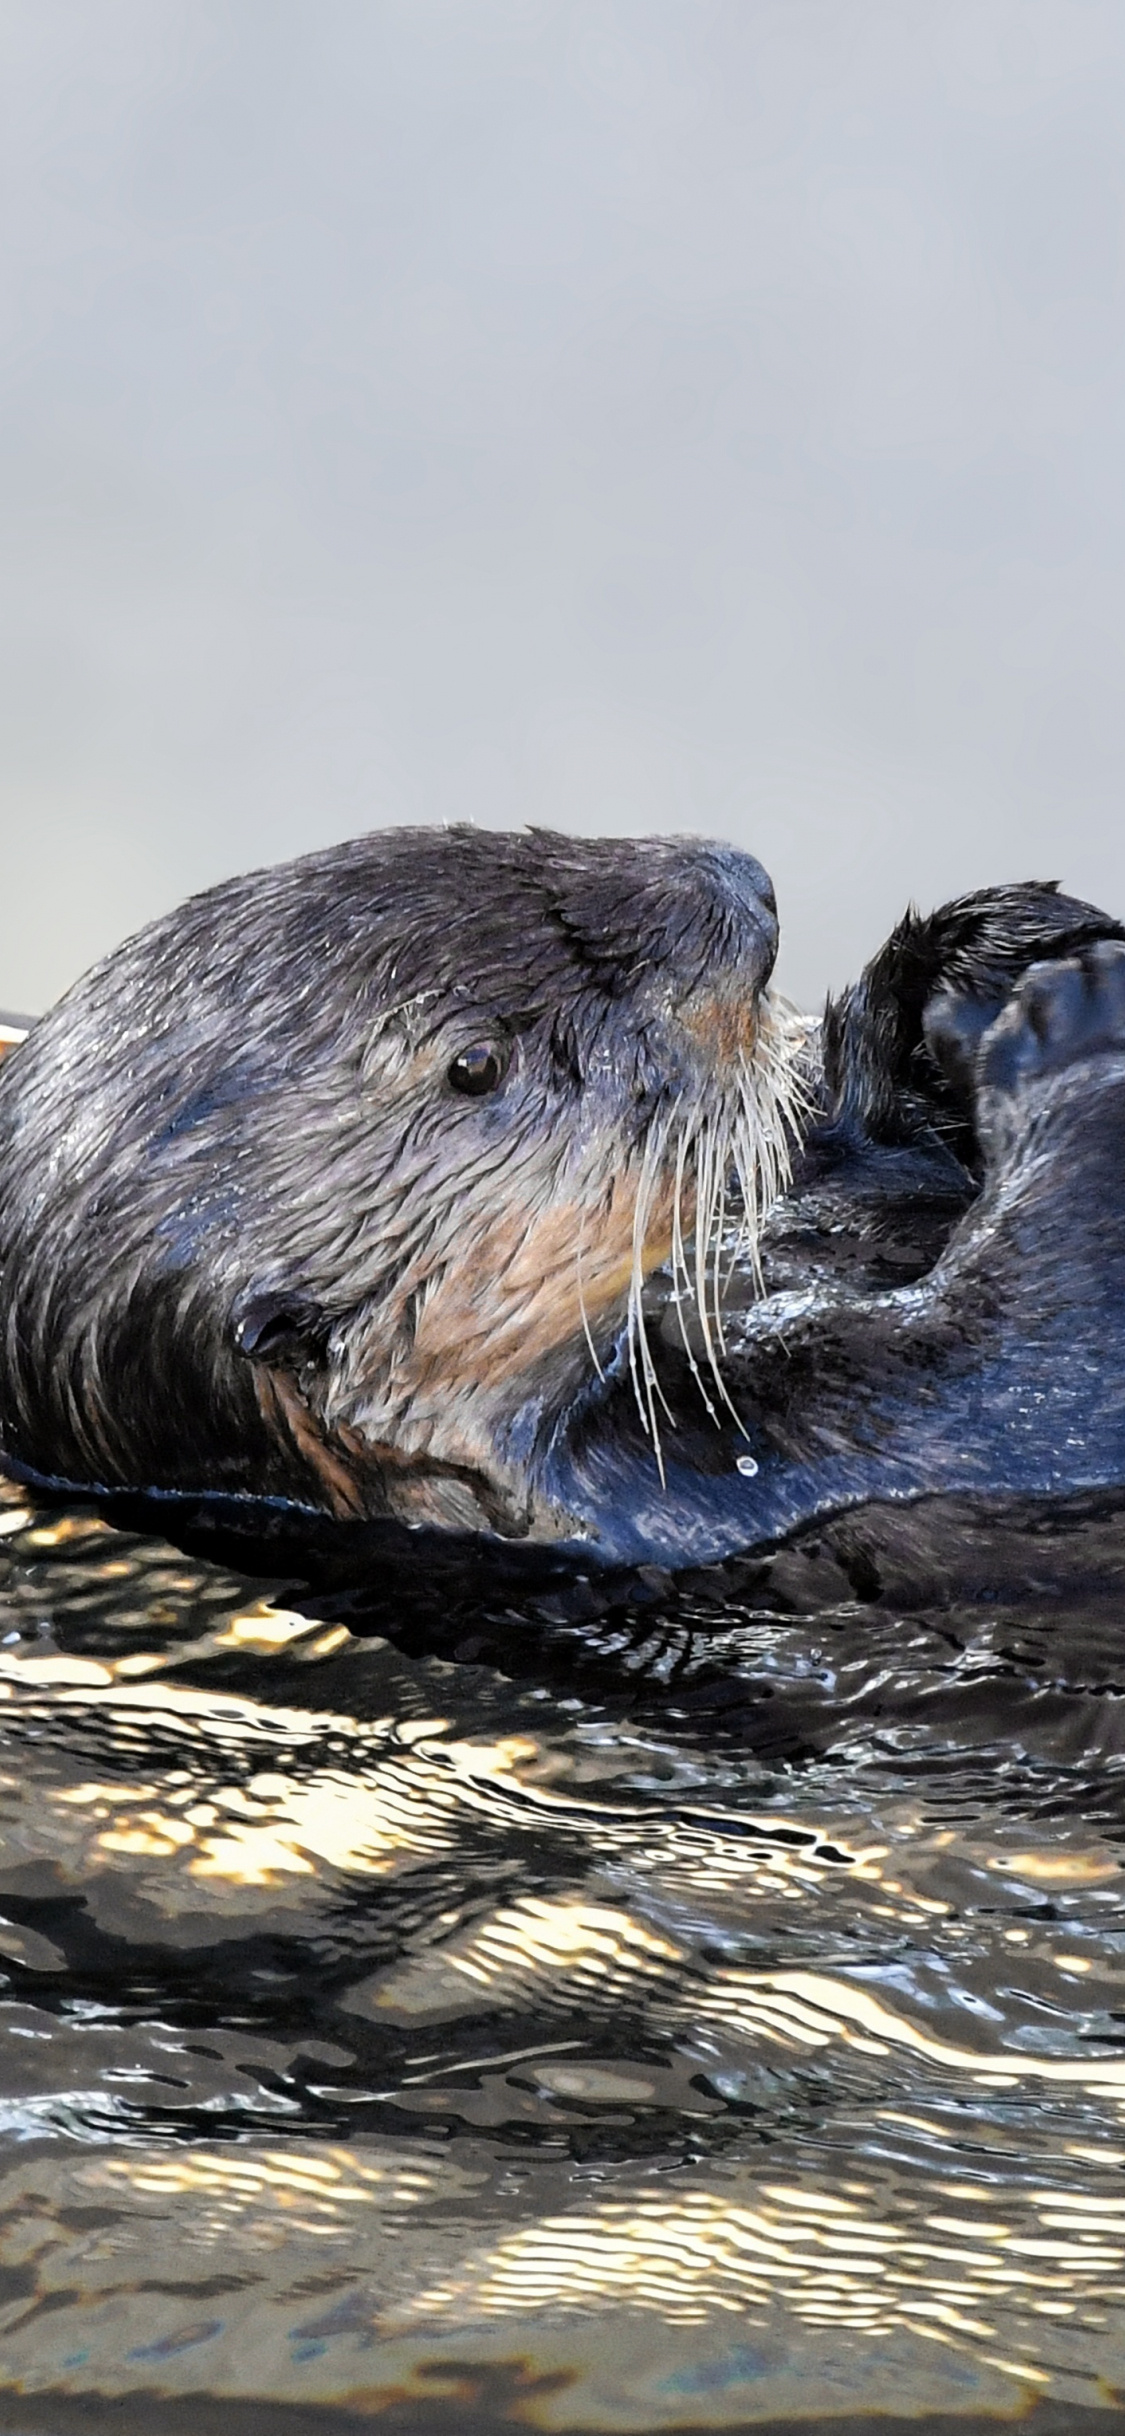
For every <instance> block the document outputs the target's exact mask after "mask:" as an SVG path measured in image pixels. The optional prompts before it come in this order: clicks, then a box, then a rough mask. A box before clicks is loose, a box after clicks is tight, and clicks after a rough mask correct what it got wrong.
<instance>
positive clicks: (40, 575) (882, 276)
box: [0, 0, 1125, 1010]
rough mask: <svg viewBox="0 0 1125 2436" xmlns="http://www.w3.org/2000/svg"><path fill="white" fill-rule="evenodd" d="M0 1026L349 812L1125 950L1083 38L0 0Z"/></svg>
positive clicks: (831, 14)
mask: <svg viewBox="0 0 1125 2436" xmlns="http://www.w3.org/2000/svg"><path fill="white" fill-rule="evenodd" d="M0 190H2V196H3V237H2V242H0V289H2V305H3V342H2V347H0V384H2V406H3V423H2V447H0V512H2V518H3V538H2V544H0V628H2V650H0V723H2V729H3V749H2V752H0V785H2V818H3V887H2V891H0V896H2V919H3V939H2V941H0V1001H3V1002H6V1003H7V1004H9V1005H15V1006H21V1005H22V1006H25V1007H27V1008H28V1009H32V1010H34V1009H36V1008H38V1007H40V1006H41V1005H43V1004H44V1003H46V1001H47V1000H48V999H49V998H50V997H51V996H53V995H54V994H55V993H56V992H57V991H58V990H59V989H61V988H62V987H63V986H64V985H65V984H66V982H67V981H68V980H69V979H70V978H71V977H72V976H73V975H74V974H75V973H76V972H77V971H78V970H79V969H80V968H81V967H82V966H83V965H84V964H85V963H87V962H88V961H90V959H91V958H92V957H94V956H95V955H97V954H99V953H101V952H102V950H103V949H105V948H106V947H108V946H110V945H111V944H112V943H113V941H114V940H115V939H117V938H118V937H120V936H121V935H122V934H123V933H124V932H125V931H126V930H128V929H131V928H134V927H135V926H136V925H137V924H138V923H139V922H141V921H143V920H144V919H146V918H147V917H148V916H149V915H151V914H153V913H155V912H157V911H158V910H160V909H161V908H162V907H164V906H166V905H168V904H170V903H172V902H173V901H174V900H175V899H176V898H177V897H178V896H181V895H183V894H185V893H186V892H187V891H189V890H190V889H193V888H197V887H200V886H203V885H205V884H206V883H207V882H209V881H211V880H212V879H215V878H218V877H220V876H221V875H222V874H224V873H227V872H230V871H232V870H235V869H238V868H239V867H242V866H245V865H247V864H249V863H253V862H255V861H265V860H270V859H272V858H274V857H276V856H280V855H286V854H291V853H295V852H297V851H299V850H300V849H302V848H304V847H308V846H311V845H314V844H318V843H322V842H325V841H327V840H330V839H333V838H337V837H342V836H345V835H347V834H349V833H351V832H354V831H355V830H358V829H361V828H367V827H371V826H374V825H377V824H382V823H384V822H390V821H398V820H409V821H416V820H435V819H437V820H443V819H447V818H450V817H453V816H457V815H467V816H469V817H470V818H472V819H474V820H478V821H487V822H497V823H518V822H522V821H524V820H538V821H546V822H554V823H558V824H560V825H565V826H571V827H575V828H583V829H606V830H644V829H646V828H651V829H668V828H691V829H697V830H703V831H710V832H713V833H716V834H719V835H722V836H726V837H731V838H734V839H736V840H738V841H740V842H742V843H745V844H747V845H749V846H751V847H752V848H753V850H754V851H755V852H756V853H758V854H760V855H761V856H762V858H763V860H764V861H765V862H766V863H767V864H768V865H769V866H770V868H771V869H772V871H773V873H774V876H775V879H776V881H777V884H778V889H779V893H780V897H781V909H782V918H783V924H784V928H785V935H786V946H785V950H784V958H783V978H784V980H785V981H786V983H787V985H788V986H789V988H790V989H791V990H793V991H794V993H795V994H797V995H798V996H799V997H801V998H804V999H806V1000H812V999H815V998H816V997H817V996H818V995H819V994H820V992H821V991H822V989H823V988H824V987H825V985H826V984H827V983H828V982H830V981H839V980H842V979H844V978H845V977H846V976H847V974H848V972H849V971H850V970H852V969H853V968H854V967H855V966H856V964H857V962H858V961H859V960H860V959H861V958H862V956H863V954H864V953H865V952H866V951H867V950H868V949H869V948H870V947H872V946H873V945H874V944H875V943H876V941H877V940H878V938H879V937H880V936H881V934H882V932H883V931H884V929H885V928H886V926H887V925H888V923H889V922H890V921H891V920H892V919H893V918H894V916H895V914H896V913H897V912H898V910H899V909H900V907H901V905H902V904H903V902H904V901H905V899H906V898H907V897H908V896H914V897H915V898H917V899H918V900H920V901H921V902H923V903H926V902H933V901H934V900H935V899H936V898H938V897H939V896H941V895H943V894H947V893H949V892H951V891H953V890H956V889H959V888H963V887H966V886H971V885H974V884H976V883H978V882H981V881H984V880H993V879H1001V878H1004V877H1012V876H1019V875H1024V874H1027V873H1031V874H1034V875H1059V876H1061V877H1063V878H1064V879H1065V880H1066V881H1067V882H1068V883H1070V884H1071V885H1072V886H1074V887H1075V888H1077V889H1079V890H1081V891H1083V892H1086V893H1089V894H1091V895H1093V896H1094V897H1097V898H1100V899H1101V900H1102V901H1105V902H1108V903H1109V904H1111V905H1112V906H1113V907H1114V908H1115V910H1117V911H1122V910H1123V909H1125V846H1123V843H1122V824H1121V819H1120V813H1119V798H1120V787H1121V766H1122V757H1123V748H1125V733H1123V701H1122V685H1121V674H1120V663H1121V647H1120V630H1121V623H1122V607H1123V588H1125V530H1123V486H1122V455H1123V421H1122V412H1121V407H1122V386H1123V370H1122V346H1123V316H1122V202H1123V191H1125V7H1123V6H1122V5H1121V0H1109V4H1108V5H1103V4H1102V0H1064V4H1063V5H1056V4H1055V0H1011V4H1009V0H967V4H962V0H940V4H939V5H935V4H934V0H891V4H890V5H883V4H882V0H621V4H620V5H618V4H615V0H221V4H219V5H213V4H211V0H187V4H186V5H179V4H178V0H77V4H75V0H6V4H5V5H3V6H0Z"/></svg>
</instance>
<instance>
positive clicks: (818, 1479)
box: [0, 827, 1125, 1566]
mask: <svg viewBox="0 0 1125 2436" xmlns="http://www.w3.org/2000/svg"><path fill="white" fill-rule="evenodd" d="M777 936H778V933H777V916H776V909H775V905H774V900H773V892H772V889H771V887H770V883H769V881H768V879H767V877H766V875H765V873H764V872H763V870H762V869H761V866H760V865H759V864H757V863H756V862H754V861H753V860H752V858H751V857H749V856H748V855H744V854H740V853H736V852H735V851H734V850H733V849H731V848H729V847H725V846H720V845H714V844H709V843H707V842H705V841H702V840H700V839H696V838H678V839H648V840H644V839H625V840H593V841H591V840H579V839H573V838H568V837H563V836H558V835H554V834H550V833H546V832H541V831H531V832H527V833H519V834H505V833H499V832H490V831H478V830H474V829H471V828H465V827H455V828H450V829H445V830H440V831H427V830H417V829H415V830H401V831H389V832H382V833H377V834H375V835H373V836H370V837H365V838H360V839H358V840H355V841H354V842H352V843H350V844H347V845H343V846H339V847H335V848H332V849H330V850H328V851H327V852H325V853H320V854H314V855H309V856H305V857H303V858H301V859H300V860H298V861H296V862H292V863H288V864H284V865H281V866H278V867H276V868H274V869H272V870H269V871H265V872H257V873H253V874H250V875H249V876H248V877H245V878H241V879H237V880H234V881H231V882H229V883H226V884H224V885H222V886H220V887H218V888H214V889H211V890H209V891H208V892H207V893H206V894H204V895H202V896H199V897H196V898H194V899H192V900H191V901H190V902H189V903H188V904H187V905H185V906H183V907H181V908H180V909H179V910H178V911H177V912H175V913H173V914H171V915H169V916H168V917H167V918H166V919H164V920H162V921H159V922H156V923H154V924H153V925H151V926H150V927H149V928H148V929H147V930H145V931H143V932H141V933H140V934H139V935H138V936H137V937H136V938H135V939H133V940H131V941H128V942H127V943H126V944H125V945H124V946H123V947H121V948H120V949H118V950H117V951H116V952H115V953H114V954H112V955H111V956H109V957H108V958H107V959H106V960H105V961H104V962H103V963H102V964H100V965H99V966H97V967H96V968H95V969H94V971H92V972H91V973H89V974H88V975H87V976H86V977H85V978H84V979H83V980H82V981H80V982H79V983H78V984H77V985H76V986H75V988H74V989H72V990H71V991H70V992H69V993H68V994H67V996H66V997H65V998H63V999H62V1000H61V1001H60V1003H59V1004H58V1006H56V1007H55V1008H54V1009H53V1011H52V1012H51V1013H50V1014H48V1015H47V1016H45V1017H44V1018H43V1019H42V1020H41V1021H40V1022H39V1023H37V1024H36V1025H35V1026H34V1027H33V1028H32V1030H31V1033H30V1036H29V1038H28V1039H27V1041H26V1043H25V1044H24V1045H22V1046H20V1047H18V1048H17V1049H16V1050H15V1051H14V1053H13V1054H12V1055H11V1056H10V1057H9V1058H8V1059H7V1061H6V1063H5V1066H4V1069H3V1071H2V1073H0V1464H3V1466H5V1467H6V1468H7V1469H8V1470H9V1471H11V1472H14V1473H15V1474H17V1475H18V1476H23V1477H26V1478H29V1479H31V1480H33V1481H38V1482H41V1483H44V1484H47V1485H54V1486H60V1487H61V1486H65V1487H67V1488H71V1487H79V1488H82V1489H88V1490H90V1491H92V1492H94V1493H97V1494H105V1493H111V1492H114V1491H119V1490H122V1489H129V1490H141V1491H145V1492H155V1493H159V1494H164V1495H171V1496H174V1497H178V1498H182V1499H199V1498H200V1497H204V1498H206V1497H210V1498H213V1499H217V1500H220V1501H223V1502H224V1504H225V1505H228V1506H229V1505H237V1504H239V1503H243V1502H245V1503H246V1504H248V1505H253V1506H254V1507H256V1508H259V1507H265V1506H269V1507H271V1508H274V1509H276V1510H278V1511H281V1512H284V1513H285V1514H286V1515H287V1516H289V1517H291V1518H292V1520H293V1522H294V1525H295V1526H296V1527H299V1526H300V1521H301V1518H302V1516H305V1517H308V1518H310V1521H311V1519H312V1518H313V1517H322V1516H325V1515H327V1516H331V1517H334V1518H336V1519H337V1520H339V1521H341V1522H345V1523H346V1522H353V1523H354V1522H356V1521H362V1522H364V1523H367V1524H370V1523H372V1522H375V1523H379V1522H380V1521H382V1522H385V1523H388V1524H392V1525H396V1526H399V1527H401V1526H402V1525H407V1526H413V1527H415V1528H421V1529H429V1530H431V1531H441V1532H444V1533H446V1534H450V1533H452V1534H462V1535H463V1534H472V1535H473V1536H474V1538H476V1539H479V1538H481V1537H484V1538H485V1539H487V1538H492V1539H494V1540H503V1541H505V1542H507V1543H509V1544H510V1543H514V1542H518V1543H526V1544H528V1545H529V1546H540V1547H541V1546H544V1545H547V1546H550V1547H553V1548H554V1549H555V1550H556V1551H557V1552H558V1553H559V1554H560V1555H561V1554H566V1553H570V1552H573V1553H574V1554H575V1555H576V1556H579V1557H581V1558H582V1559H583V1560H584V1561H586V1562H595V1563H600V1564H604V1565H609V1566H614V1565H620V1564H635V1563H638V1562H645V1561H656V1562H658V1563H661V1564H664V1565H679V1564H700V1563H706V1562H710V1561H712V1560H714V1559H716V1558H718V1557H721V1556H724V1555H726V1554H728V1553H730V1552H732V1551H735V1550H745V1549H750V1548H754V1547H756V1546H759V1545H763V1544H767V1543H770V1542H774V1541H776V1540H777V1539H778V1538H780V1537H782V1536H783V1535H785V1534H786V1533H788V1532H790V1531H792V1530H794V1529H795V1528H796V1527H798V1526H799V1525H800V1524H802V1523H804V1522H807V1521H809V1520H811V1519H812V1518H814V1517H816V1516H819V1515H823V1514H829V1513H832V1512H837V1511H841V1510H843V1509H846V1508H847V1507H849V1506H851V1505H855V1504H857V1503H860V1502H865V1501H868V1500H870V1499H872V1498H875V1499H881V1498H882V1499H890V1500H901V1499H904V1498H905V1499H910V1498H914V1497H918V1496H921V1495H924V1494H927V1493H933V1492H935V1491H942V1490H957V1491H965V1490H969V1491H975V1492H979V1493H980V1494H982V1495H985V1496H988V1495H994V1496H1000V1495H1004V1494H1009V1493H1012V1492H1019V1493H1028V1494H1032V1495H1040V1494H1041V1495H1050V1494H1055V1493H1058V1492H1060V1491H1066V1490H1071V1489H1082V1488H1088V1487H1091V1486H1116V1485H1121V1484H1125V1410H1123V1397H1125V1386H1123V1384H1122V1382H1125V1363H1123V1361H1122V1358H1121V1357H1122V1353H1123V1352H1125V1342H1123V1337H1125V1293H1123V1291H1122V1289H1123V1288H1125V1203H1123V1196H1122V1190H1121V1187H1122V1170H1123V1167H1125V1150H1123V1148H1122V1133H1121V1116H1122V1112H1123V1109H1125V944H1123V937H1125V934H1123V933H1122V930H1121V928H1120V926H1119V925H1118V924H1116V923H1114V922H1113V921H1112V920H1111V919H1110V918H1109V917H1108V916H1106V915H1104V914H1102V913H1100V912H1098V910H1097V909H1096V908H1093V907H1090V906H1087V905H1083V904H1079V903H1077V902H1076V901H1074V900H1072V899H1069V898H1066V897H1063V896H1060V895H1059V894H1058V893H1057V892H1055V891H1054V890H1053V889H1051V888H1048V887H1035V886H1028V887H1023V888H1019V889H1009V890H994V891H985V892H982V893H979V894H977V895H976V896H973V897H969V898H965V899H961V900H959V901H958V902H957V903H956V904H954V905H952V906H947V907H945V908H943V909H942V911H941V912H940V913H939V914H937V915H935V916H933V917H931V918H930V919H929V920H928V921H923V920H921V919H920V918H919V917H917V916H914V915H910V916H908V917H907V919H906V921H905V922H904V923H903V924H901V925H900V926H899V929H898V930H897V931H896V933H895V934H894V936H893V937H892V939H891V940H890V941H889V942H888V945H887V947H886V948H885V949H884V950H883V951H882V953H881V955H880V956H879V957H877V958H876V959H875V960H874V962H873V964H871V965H870V966H869V967H868V969H867V971H866V973H865V975H864V976H863V978H862V980H861V982H860V983H859V985H857V987H856V988H855V989H853V990H851V991H848V992H846V993H845V994H844V996H843V997H842V998H841V999H840V1000H838V1001H837V1002H836V1003H835V1004H832V1005H830V1006H829V1008H828V1010H827V1012H826V1015H825V1017H824V1020H823V1023H822V1024H821V1025H820V1026H819V1027H816V1026H814V1025H811V1024H809V1023H806V1022H804V1021H803V1020H801V1019H799V1018H797V1017H795V1016H794V1015H793V1013H792V1012H791V1011H790V1010H788V1009H787V1008H786V1007H785V1006H784V1005H783V1004H782V1003H781V1002H779V1001H777V1000H776V999H775V998H774V997H772V996H771V993H770V989H769V981H770V975H771V971H772V967H773V962H774V956H775V952H776V946H777Z"/></svg>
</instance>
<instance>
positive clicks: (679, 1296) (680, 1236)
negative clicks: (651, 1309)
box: [672, 1127, 719, 1429]
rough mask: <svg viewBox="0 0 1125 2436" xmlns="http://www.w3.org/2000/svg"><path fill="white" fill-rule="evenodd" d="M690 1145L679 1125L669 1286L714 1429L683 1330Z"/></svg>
mask: <svg viewBox="0 0 1125 2436" xmlns="http://www.w3.org/2000/svg"><path fill="white" fill-rule="evenodd" d="M690 1147H691V1137H690V1135H689V1133H688V1131H687V1129H686V1128H685V1127H681V1129H680V1133H679V1136H678V1139H677V1143H676V1180H675V1190H674V1193H673V1199H672V1288H673V1294H674V1296H675V1305H676V1319H677V1323H678V1326H679V1331H680V1338H681V1341H682V1344H683V1349H684V1352H685V1354H686V1355H687V1361H688V1368H689V1370H690V1371H691V1375H692V1377H693V1379H694V1380H695V1384H696V1386H697V1387H698V1389H699V1393H700V1395H701V1397H702V1399H703V1403H704V1406H705V1408H706V1411H707V1415H708V1419H709V1420H711V1421H713V1422H714V1424H715V1427H716V1429H718V1427H719V1416H718V1413H717V1412H716V1410H715V1407H714V1405H713V1404H712V1402H711V1398H710V1396H709V1394H708V1392H707V1386H706V1382H705V1380H704V1377H703V1373H702V1371H701V1369H700V1367H699V1364H698V1362H697V1361H696V1358H695V1353H694V1351H693V1348H692V1343H691V1339H690V1337H689V1335H688V1332H687V1323H686V1321H685V1319H684V1293H685V1292H686V1293H691V1291H692V1284H691V1275H690V1272H689V1269H688V1261H687V1253H686V1251H685V1248H684V1228H683V1194H684V1173H685V1169H686V1165H687V1158H688V1153H689V1150H690ZM681 1289H682V1291H681Z"/></svg>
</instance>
